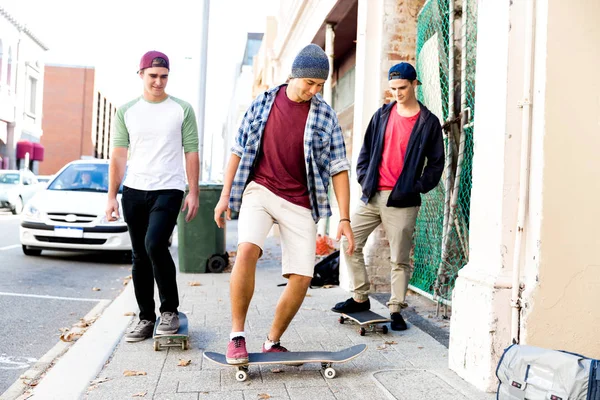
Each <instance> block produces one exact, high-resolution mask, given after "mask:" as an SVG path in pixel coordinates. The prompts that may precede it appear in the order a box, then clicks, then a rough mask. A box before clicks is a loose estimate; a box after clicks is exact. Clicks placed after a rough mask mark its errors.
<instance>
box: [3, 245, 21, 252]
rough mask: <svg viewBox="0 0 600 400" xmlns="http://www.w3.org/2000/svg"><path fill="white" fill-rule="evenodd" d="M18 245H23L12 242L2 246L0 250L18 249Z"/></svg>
mask: <svg viewBox="0 0 600 400" xmlns="http://www.w3.org/2000/svg"><path fill="white" fill-rule="evenodd" d="M18 247H21V245H20V244H11V245H10V246H4V247H0V251H2V250H11V249H16V248H18Z"/></svg>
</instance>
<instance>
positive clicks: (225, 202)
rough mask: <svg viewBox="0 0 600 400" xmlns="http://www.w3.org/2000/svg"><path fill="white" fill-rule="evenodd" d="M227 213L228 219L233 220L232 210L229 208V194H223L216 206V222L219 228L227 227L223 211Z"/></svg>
mask: <svg viewBox="0 0 600 400" xmlns="http://www.w3.org/2000/svg"><path fill="white" fill-rule="evenodd" d="M225 212H226V213H227V221H231V210H230V209H229V196H221V198H220V199H219V202H218V203H217V206H216V207H215V222H216V223H217V226H218V227H219V228H224V227H225V218H223V213H225Z"/></svg>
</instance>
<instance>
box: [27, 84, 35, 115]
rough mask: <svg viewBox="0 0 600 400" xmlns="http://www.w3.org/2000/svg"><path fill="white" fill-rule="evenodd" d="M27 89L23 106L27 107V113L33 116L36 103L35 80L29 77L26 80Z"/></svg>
mask: <svg viewBox="0 0 600 400" xmlns="http://www.w3.org/2000/svg"><path fill="white" fill-rule="evenodd" d="M27 83H28V86H29V87H28V89H27V97H28V98H27V100H26V104H25V106H26V107H27V110H26V111H27V112H28V113H29V114H32V115H35V111H36V101H37V98H36V97H37V79H36V78H34V77H33V76H30V77H29V80H28V82H27Z"/></svg>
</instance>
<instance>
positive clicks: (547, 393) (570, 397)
mask: <svg viewBox="0 0 600 400" xmlns="http://www.w3.org/2000/svg"><path fill="white" fill-rule="evenodd" d="M599 364H600V362H599V361H598V360H594V359H591V358H588V357H584V356H582V355H579V354H573V353H568V352H565V351H556V350H548V349H543V348H540V347H533V346H521V345H516V344H515V345H512V346H510V347H509V348H507V349H506V350H505V351H504V354H503V355H502V357H501V358H500V361H499V362H498V368H497V369H496V376H497V377H498V380H499V381H500V384H499V385H498V394H497V396H496V398H497V399H498V400H600V365H599Z"/></svg>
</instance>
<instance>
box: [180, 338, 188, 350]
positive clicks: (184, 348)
mask: <svg viewBox="0 0 600 400" xmlns="http://www.w3.org/2000/svg"><path fill="white" fill-rule="evenodd" d="M181 350H187V341H185V340H184V341H183V342H181Z"/></svg>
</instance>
